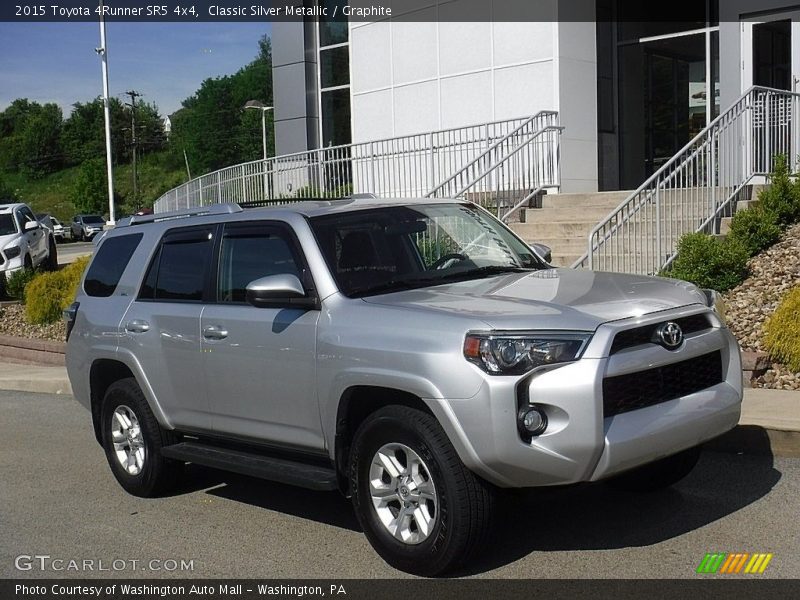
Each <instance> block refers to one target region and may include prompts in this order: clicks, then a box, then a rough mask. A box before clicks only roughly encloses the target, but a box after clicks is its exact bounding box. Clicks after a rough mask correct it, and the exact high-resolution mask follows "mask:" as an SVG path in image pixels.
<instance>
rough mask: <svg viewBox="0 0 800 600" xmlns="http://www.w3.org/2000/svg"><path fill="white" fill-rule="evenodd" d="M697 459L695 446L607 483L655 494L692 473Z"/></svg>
mask: <svg viewBox="0 0 800 600" xmlns="http://www.w3.org/2000/svg"><path fill="white" fill-rule="evenodd" d="M699 459H700V446H695V447H694V448H689V449H688V450H684V451H683V452H679V453H678V454H674V455H672V456H668V457H666V458H662V459H661V460H658V461H656V462H654V463H650V464H649V465H644V466H642V467H639V468H638V469H634V470H633V471H628V472H627V473H623V474H622V475H619V476H617V477H614V478H612V479H609V480H608V483H609V484H610V485H612V486H614V487H616V488H619V489H622V490H626V491H631V492H655V491H658V490H661V489H664V488H666V487H669V486H671V485H673V484H675V483H678V482H679V481H680V480H681V479H683V478H684V477H686V476H687V475H688V474H689V473H691V472H692V469H694V467H695V465H696V464H697V461H698V460H699Z"/></svg>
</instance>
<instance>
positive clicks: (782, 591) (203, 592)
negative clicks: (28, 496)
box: [0, 577, 800, 600]
mask: <svg viewBox="0 0 800 600" xmlns="http://www.w3.org/2000/svg"><path fill="white" fill-rule="evenodd" d="M798 593H800V581H798V580H767V579H760V578H759V579H749V580H748V579H736V580H731V579H728V580H725V579H724V578H722V577H714V578H708V579H702V580H657V579H652V580H627V579H626V580H615V579H600V580H598V579H572V580H555V579H527V580H491V579H482V580H477V579H471V580H457V581H456V580H424V579H407V580H388V579H380V580H363V579H342V580H315V579H310V580H306V581H302V580H269V579H263V580H259V579H245V580H219V579H206V580H204V579H195V580H190V579H172V580H112V579H107V580H104V579H95V580H87V579H84V580H78V579H76V580H69V579H64V580H9V579H5V580H2V581H0V598H2V599H3V600H10V599H12V598H13V599H21V598H37V599H42V600H87V599H90V598H95V599H100V600H130V599H137V600H155V599H159V600H160V599H169V600H196V599H198V598H215V599H216V598H231V599H236V600H255V599H261V598H271V599H275V600H279V599H290V598H323V597H324V598H341V599H344V598H347V599H349V600H352V599H361V598H364V599H370V600H372V599H381V600H384V599H385V600H410V599H416V600H434V599H435V600H448V599H452V600H466V599H468V598H481V599H483V598H491V599H495V598H497V599H502V598H525V599H526V600H528V599H531V598H546V599H547V600H560V599H562V598H563V599H564V600H582V599H589V598H614V599H615V600H625V599H628V598H631V599H633V598H643V597H646V598H648V600H655V599H658V598H704V599H709V600H714V599H717V598H719V599H720V600H723V599H724V600H730V599H731V598H735V599H736V600H747V599H749V598H758V599H765V600H766V599H771V598H776V599H777V598H781V599H784V598H796V597H797V596H798Z"/></svg>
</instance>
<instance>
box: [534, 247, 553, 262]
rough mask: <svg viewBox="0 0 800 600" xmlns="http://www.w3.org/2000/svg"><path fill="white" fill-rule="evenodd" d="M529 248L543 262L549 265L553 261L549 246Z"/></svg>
mask: <svg viewBox="0 0 800 600" xmlns="http://www.w3.org/2000/svg"><path fill="white" fill-rule="evenodd" d="M531 248H533V249H534V250H535V251H536V254H538V255H539V256H541V257H542V258H543V259H544V262H546V263H551V262H552V261H553V251H552V250H551V249H550V246H545V245H544V244H531Z"/></svg>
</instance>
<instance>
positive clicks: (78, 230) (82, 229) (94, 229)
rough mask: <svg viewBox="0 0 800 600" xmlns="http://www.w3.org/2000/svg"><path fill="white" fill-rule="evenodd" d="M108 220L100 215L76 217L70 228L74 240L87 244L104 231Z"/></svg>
mask: <svg viewBox="0 0 800 600" xmlns="http://www.w3.org/2000/svg"><path fill="white" fill-rule="evenodd" d="M105 224H106V220H105V219H104V218H103V217H101V216H100V215H75V216H74V217H72V224H71V226H70V229H71V232H72V239H74V240H80V241H81V242H85V241H88V240H91V239H93V238H94V236H96V235H97V234H98V233H100V232H101V231H103V227H104V226H105Z"/></svg>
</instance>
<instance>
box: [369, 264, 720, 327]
mask: <svg viewBox="0 0 800 600" xmlns="http://www.w3.org/2000/svg"><path fill="white" fill-rule="evenodd" d="M364 301H366V302H370V303H373V304H381V305H386V306H394V307H398V308H407V309H410V310H428V311H430V310H433V311H441V312H446V313H449V314H460V315H463V316H465V317H472V318H476V319H480V320H482V321H483V322H485V323H486V324H487V325H489V326H490V327H491V328H492V329H570V330H580V331H594V330H595V329H596V328H597V326H598V325H600V324H601V323H606V322H608V321H617V320H619V319H626V318H629V317H637V316H641V315H644V314H647V313H652V312H658V311H662V310H666V309H670V308H677V307H680V306H687V305H690V304H703V305H705V304H706V299H705V294H703V292H702V291H700V290H699V289H698V288H697V287H696V286H695V285H693V284H691V283H687V282H685V281H678V280H675V279H662V278H658V277H644V276H639V275H623V274H619V273H602V272H594V271H584V270H576V269H548V270H544V271H534V272H532V273H510V274H508V275H501V276H497V277H490V278H486V279H477V280H472V281H461V282H457V283H448V284H443V285H439V286H435V287H430V288H421V289H416V290H408V291H402V292H394V293H391V294H384V295H381V296H372V297H367V298H364Z"/></svg>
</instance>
